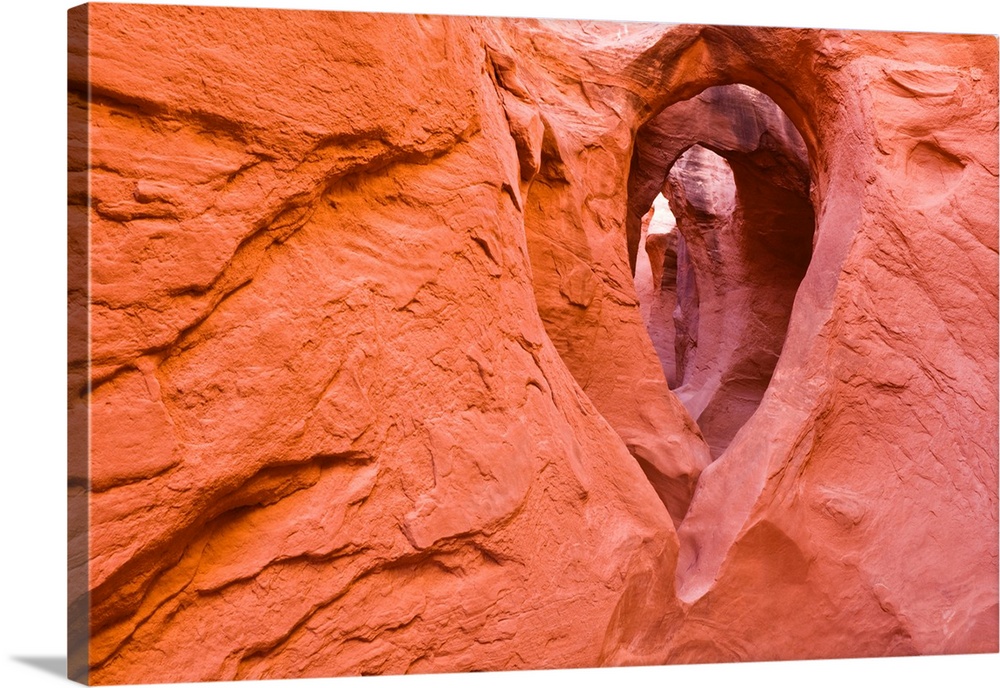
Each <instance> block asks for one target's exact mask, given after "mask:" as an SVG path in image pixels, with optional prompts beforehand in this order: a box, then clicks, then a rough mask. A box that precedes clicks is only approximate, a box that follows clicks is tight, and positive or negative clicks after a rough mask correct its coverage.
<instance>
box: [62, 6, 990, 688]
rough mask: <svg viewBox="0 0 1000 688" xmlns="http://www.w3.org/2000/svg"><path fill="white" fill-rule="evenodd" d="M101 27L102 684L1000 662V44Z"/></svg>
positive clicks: (184, 18) (96, 182) (93, 227)
mask: <svg viewBox="0 0 1000 688" xmlns="http://www.w3.org/2000/svg"><path fill="white" fill-rule="evenodd" d="M70 19H71V20H72V21H73V22H74V25H76V27H77V34H78V36H79V37H81V38H83V39H86V40H81V41H80V42H79V44H78V45H76V46H75V47H71V48H72V49H71V56H72V57H73V58H74V59H73V60H72V61H71V63H70V68H71V72H70V105H71V113H73V114H74V115H75V118H76V120H77V121H78V123H79V124H80V126H78V127H76V128H74V129H71V133H72V134H73V135H74V136H75V138H74V139H73V140H72V146H73V148H72V149H71V150H75V151H76V152H77V154H78V157H79V159H78V160H76V161H75V163H74V164H75V167H74V168H73V169H74V172H75V174H76V175H77V176H76V178H75V181H76V184H77V186H80V187H81V188H79V189H78V192H75V193H74V194H73V195H72V196H71V202H72V203H73V208H72V209H71V211H72V213H73V214H74V215H76V216H78V217H86V218H87V222H86V223H85V224H86V226H87V231H88V232H89V235H88V236H87V240H86V241H82V240H81V241H77V242H74V244H72V245H73V246H74V247H75V248H76V250H75V251H74V254H73V256H74V257H75V258H76V262H77V263H78V265H77V268H78V269H76V270H74V271H73V272H72V273H71V276H74V277H75V278H76V279H77V280H78V281H81V283H80V284H77V285H75V287H76V290H75V291H74V292H73V293H74V294H75V295H77V297H78V298H81V299H85V300H86V301H87V305H88V307H89V314H90V320H89V324H88V327H89V331H88V334H86V337H88V338H89V340H88V341H84V342H83V344H84V345H83V346H79V347H76V348H75V349H74V351H76V354H74V355H75V358H74V359H73V360H71V361H70V366H69V370H70V373H71V377H70V380H69V383H70V386H69V392H70V393H69V394H68V400H69V405H70V408H69V409H68V412H69V416H70V418H71V419H74V423H73V427H75V428H78V429H83V430H86V431H89V432H90V433H91V434H92V437H90V436H87V435H86V434H85V433H84V435H83V437H82V438H80V437H78V439H79V440H81V441H83V442H84V443H85V444H82V445H80V446H83V447H86V448H87V450H86V451H81V452H80V453H79V454H80V457H79V459H80V460H78V461H76V462H74V464H73V465H71V467H70V468H71V472H70V487H71V495H70V501H71V513H73V512H74V509H75V511H76V512H79V511H81V510H83V511H84V512H85V513H86V514H87V516H86V517H85V518H82V519H80V520H79V523H78V524H76V525H75V526H74V529H72V530H71V531H70V532H71V533H73V534H74V537H75V540H74V542H75V543H76V549H75V552H76V555H75V556H74V557H73V558H72V562H75V565H74V568H73V569H72V570H71V573H70V575H71V577H75V586H74V587H73V591H74V599H73V600H71V605H73V606H72V607H71V611H70V614H71V615H73V616H75V617H77V620H78V623H77V625H76V627H75V628H74V631H73V632H71V638H70V651H69V661H68V663H69V665H70V671H71V673H72V674H73V675H74V676H76V677H79V678H81V679H86V680H88V681H90V682H92V683H105V684H107V683H148V682H151V681H164V680H168V681H205V680H230V679H244V678H246V679H256V678H276V677H283V678H293V677H298V678H308V677H320V676H341V675H352V674H354V675H358V674H403V673H441V672H451V671H490V670H496V671H501V670H503V671H509V670H515V669H541V668H560V667H562V668H570V667H593V666H608V665H628V664H631V665H636V664H662V663H682V662H699V663H707V662H720V661H765V660H776V659H806V658H820V657H823V658H838V657H863V656H885V655H892V654H929V653H968V652H996V650H997V646H998V645H997V638H998V627H997V544H996V543H997V537H996V535H997V511H996V505H997V487H996V486H997V482H996V476H997V438H998V422H997V419H998V417H1000V415H998V411H997V409H998V398H997V389H998V387H997V379H998V370H997V369H998V361H1000V357H998V340H997V318H998V316H997V310H998V308H997V306H998V303H997V284H998V282H997V262H996V258H997V204H996V198H997V179H998V176H997V159H996V151H997V131H998V129H997V109H996V106H997V90H996V83H997V81H996V76H997V71H998V70H997V57H996V56H997V53H996V46H997V44H996V39H995V37H972V36H966V37H962V38H956V37H955V36H943V37H942V36H934V35H929V34H928V35H922V34H865V33H863V32H850V31H818V30H807V29H772V28H759V27H758V28H752V27H731V26H726V27H712V26H691V25H654V24H648V25H647V24H634V25H629V26H628V27H625V26H622V25H616V24H603V23H600V22H575V21H559V20H509V19H502V18H477V17H446V16H411V15H391V16H389V15H375V14H365V13H310V12H302V13H294V14H292V13H283V12H277V11H271V10H268V11H264V10H261V11H252V12H251V11H249V10H247V11H244V10H238V11H237V10H223V9H221V8H205V9H204V11H199V12H197V13H191V12H189V11H187V10H186V9H184V8H179V7H173V6H151V5H107V4H100V3H98V4H97V5H91V6H87V8H78V11H77V12H74V13H73V14H72V16H71V18H70ZM122 26H127V27H130V30H129V31H127V32H122V31H121V27H122ZM165 35H167V36H175V37H177V40H173V41H163V40H162V37H163V36H165ZM304 37H307V38H308V40H305V39H304ZM889 55H891V58H890V57H888V56H889ZM84 58H86V59H84ZM206 84H212V85H217V87H215V86H213V87H212V88H206ZM331 94H333V95H331ZM150 151H154V152H156V155H151V154H149V152H150ZM84 153H85V154H84ZM651 210H652V214H650V211H651ZM154 258H155V259H154ZM80 295H85V297H84V296H80ZM81 389H82V390H84V392H83V393H81V392H80V390H81ZM91 440H92V441H91ZM88 452H89V455H88ZM87 459H89V463H88V460H87Z"/></svg>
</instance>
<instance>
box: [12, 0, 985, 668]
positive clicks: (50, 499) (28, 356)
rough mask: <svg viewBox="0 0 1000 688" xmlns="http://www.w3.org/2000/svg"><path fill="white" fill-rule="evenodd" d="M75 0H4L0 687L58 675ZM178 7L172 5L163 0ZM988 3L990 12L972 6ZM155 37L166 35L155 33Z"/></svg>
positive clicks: (713, 19)
mask: <svg viewBox="0 0 1000 688" xmlns="http://www.w3.org/2000/svg"><path fill="white" fill-rule="evenodd" d="M74 4H76V3H72V2H59V1H58V0H56V1H53V2H40V1H38V0H36V1H34V2H32V0H15V2H8V3H5V7H4V13H3V15H2V17H0V30H2V32H3V37H2V42H0V44H2V50H3V54H4V60H3V75H4V79H3V82H2V84H0V89H2V91H0V93H2V103H3V113H2V117H3V127H2V129H0V131H2V132H3V135H2V139H0V140H2V141H3V146H2V148H0V154H2V157H0V175H2V181H3V184H2V186H0V192H2V196H0V199H2V203H3V205H2V211H0V218H2V225H0V237H2V239H0V256H2V261H3V262H2V269H0V287H2V291H0V295H2V299H3V301H2V304H3V311H2V313H3V317H2V322H3V327H2V329H0V346H2V352H0V362H2V368H0V371H2V375H0V381H2V383H3V385H2V387H0V390H2V397H0V405H2V407H0V423H2V436H0V437H2V440H3V442H2V445H0V446H2V450H0V461H2V463H0V465H2V467H3V474H2V481H0V486H2V487H0V495H2V497H0V508H2V525H0V528H2V533H3V541H2V543H0V576H2V577H0V600H2V602H0V604H2V606H0V625H2V640H0V687H4V688H6V687H11V688H22V687H24V688H32V687H35V686H54V685H65V679H63V678H60V677H59V676H58V675H57V673H55V672H57V671H59V670H61V667H60V662H61V661H62V660H61V658H65V640H64V638H65V625H66V611H65V565H66V556H65V532H66V528H65V519H66V506H65V487H64V486H65V465H66V464H65V456H66V432H65V360H66V359H65V351H66V349H65V303H66V301H65V295H66V277H65V269H66V259H65V255H66V248H65V247H66V238H65V236H66V219H65V218H66V214H65V198H66V186H65V183H66V177H65V172H64V170H65V161H66V157H65V155H66V154H65V132H66V125H65V112H66V109H65V102H66V100H65V99H66V95H65V93H66V92H65V74H66V72H65V49H66V47H65V45H66V44H65V36H66V9H68V8H69V7H71V6H73V5H74ZM178 4H181V3H178ZM190 4H203V5H216V4H221V5H230V6H233V5H235V6H251V7H281V8H296V9H326V10H335V9H351V10H368V11H396V12H430V13H437V14H484V15H501V16H547V17H569V18H586V19H612V20H614V19H617V20H646V21H662V22H689V23H706V24H707V23H717V24H751V25H767V26H808V27H823V28H861V29H886V30H912V31H942V32H966V33H992V34H997V33H998V32H1000V29H998V26H1000V22H998V11H997V9H996V2H995V0H981V1H976V0H938V1H937V2H921V1H914V2H907V3H905V4H904V3H897V6H902V7H904V8H905V9H903V10H902V12H900V10H896V11H895V12H894V11H893V10H891V9H883V7H885V6H886V5H888V3H879V2H878V0H849V1H847V0H827V1H825V2H824V1H823V0H799V2H797V3H777V2H773V3H768V4H766V5H765V4H764V3H762V2H753V1H752V0H751V1H744V2H736V1H727V2H718V1H715V0H700V1H696V2H682V3H676V4H673V3H668V2H661V3H650V2H644V1H643V0H607V1H606V2H594V1H593V0H578V1H576V2H574V1H571V0H508V1H507V2H499V1H498V0H485V1H484V2H479V3H467V2H459V1H458V0H369V2H366V3H362V2H359V1H358V0H318V1H317V0H270V1H266V0H265V1H263V2H261V1H260V0H256V1H255V0H247V1H244V2H239V1H237V0H229V1H228V2H227V1H223V2H212V1H211V0H207V1H203V2H196V3H190ZM987 6H989V7H990V9H986V7H987ZM164 40H169V37H168V36H164ZM998 679H1000V655H980V656H973V657H947V658H945V657H925V658H914V659H903V660H900V659H876V660H851V661H836V662H785V663H772V664H744V665H714V666H696V667H690V666H681V667H649V668H632V669H613V670H607V669H605V670H587V671H581V670H574V671H553V672H538V671H535V672H520V673H503V674H476V675H465V674H459V675H451V676H423V677H419V676H418V677H405V678H392V677H386V678H383V677H378V678H364V679H316V680H303V681H297V682H294V683H278V682H275V681H248V682H242V683H234V684H230V683H226V684H216V685H226V686H242V687H243V688H254V687H258V688H264V687H265V686H268V687H270V688H279V687H283V686H286V685H287V686H303V687H304V688H305V687H311V686H324V687H330V688H352V687H353V688H380V687H392V688H399V687H403V688H406V687H413V688H417V687H426V686H439V685H443V686H446V687H447V686H460V685H461V686H464V685H474V686H506V685H509V684H510V683H511V682H517V683H519V684H522V685H525V686H541V685H547V684H550V683H555V684H556V685H560V684H563V683H566V682H573V683H576V684H583V685H588V686H589V685H602V686H603V685H606V684H612V685H614V684H619V683H628V684H632V685H635V686H654V685H655V686H664V685H675V686H684V687H687V686H691V687H694V686H698V687H699V688H700V687H701V686H721V685H727V686H728V685H739V686H744V685H751V686H752V685H763V684H768V685H779V686H784V685H799V684H806V685H810V686H813V685H816V686H844V685H850V686H897V685H915V686H937V685H942V684H945V685H948V684H952V683H959V684H965V685H970V684H971V685H1000V684H998V683H995V682H996V681H997V680H998Z"/></svg>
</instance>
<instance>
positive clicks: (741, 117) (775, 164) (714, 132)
mask: <svg viewBox="0 0 1000 688" xmlns="http://www.w3.org/2000/svg"><path fill="white" fill-rule="evenodd" d="M696 151H701V152H702V155H698V156H693V157H692V155H691V153H692V152H696ZM706 156H709V157H706ZM711 157H715V158H716V159H717V160H719V161H720V164H721V165H723V166H725V167H726V168H727V170H728V172H727V174H728V179H723V178H721V177H718V173H716V177H717V179H716V178H712V177H711V176H709V177H706V178H701V177H702V176H704V173H702V174H701V176H700V175H699V167H700V168H702V169H704V170H709V169H710V168H711V165H710V158H711ZM723 160H724V161H725V162H722V161H723ZM678 161H686V162H685V163H684V164H681V165H680V167H679V168H678V167H677V165H676V163H678ZM706 165H707V166H708V167H706ZM685 180H688V181H687V182H686V181H685ZM727 184H728V185H729V187H730V188H729V189H728V191H726V192H725V193H729V194H731V196H732V197H731V199H730V203H729V206H728V207H726V208H724V209H722V210H721V211H720V210H717V209H715V208H713V207H711V206H712V203H711V202H710V201H711V199H709V198H707V197H706V196H705V194H707V193H709V191H710V187H712V185H721V186H725V185H727ZM809 187H810V178H809V163H808V159H807V154H806V149H805V144H804V142H803V141H802V138H801V136H799V134H798V132H797V131H796V130H795V128H794V126H793V125H792V124H791V122H790V121H789V120H788V119H787V117H785V115H784V113H783V112H782V111H781V110H780V108H778V106H777V105H776V104H775V103H774V101H772V100H771V99H770V98H767V97H766V96H764V95H763V94H761V93H760V92H759V91H756V90H755V89H752V88H750V87H747V86H741V85H731V86H718V87H712V88H709V89H706V90H705V91H703V92H702V93H701V94H699V95H698V96H696V97H695V98H692V99H691V100H688V101H682V102H680V103H677V104H674V105H672V106H670V107H668V108H665V109H664V110H663V112H661V113H660V114H659V115H657V116H656V117H655V118H653V119H652V120H650V121H649V122H647V123H646V124H645V125H643V126H642V127H640V129H639V131H638V132H637V135H636V143H635V148H634V152H633V155H632V165H631V171H630V174H629V190H630V193H629V214H628V218H627V223H626V232H627V235H628V238H629V248H630V262H632V263H633V264H634V263H635V258H634V255H633V254H632V253H631V249H632V245H633V244H634V243H635V242H634V240H633V237H634V236H635V225H636V223H637V218H639V217H641V216H642V214H643V213H645V210H644V209H645V208H648V207H649V204H650V203H651V202H652V199H651V198H650V195H651V194H655V193H660V192H662V193H664V194H665V195H666V196H667V197H668V198H669V199H670V203H671V206H672V208H673V211H674V213H673V214H674V216H675V217H676V218H677V228H678V233H679V235H680V237H681V238H682V239H683V245H682V246H681V249H682V251H681V253H682V256H683V257H685V258H690V260H682V261H681V263H680V264H679V265H678V270H679V271H680V278H681V279H682V281H684V280H685V278H686V281H687V282H688V283H692V282H693V281H694V280H697V291H696V292H691V290H690V288H689V289H688V291H689V292H690V293H687V294H686V295H685V297H686V298H684V299H681V301H680V302H679V304H678V306H679V308H680V311H679V313H678V317H679V318H681V322H678V325H679V326H680V329H681V331H682V332H684V333H686V338H685V337H682V338H681V339H679V340H678V341H677V342H676V345H675V346H676V360H675V361H671V362H673V363H675V365H676V367H677V370H676V372H675V375H674V377H675V378H676V381H677V382H676V385H675V387H676V389H675V390H674V391H675V393H676V394H677V395H678V397H679V398H680V399H681V400H682V401H683V402H684V404H685V406H686V407H687V409H688V411H689V412H690V413H691V415H692V416H693V417H694V418H695V419H696V420H697V421H698V423H699V427H700V429H701V431H702V433H704V435H705V437H706V439H707V441H708V443H709V445H710V447H711V448H712V455H713V457H718V456H719V455H720V454H721V453H722V452H723V451H724V450H725V447H726V446H727V445H728V444H729V441H730V440H731V439H732V438H733V436H734V435H735V433H736V431H737V430H738V429H739V428H740V427H741V426H742V425H743V423H744V422H745V421H746V420H747V419H748V418H749V417H750V415H752V413H753V412H754V410H755V409H756V408H757V405H758V404H759V402H760V399H761V397H762V396H763V393H764V390H765V389H766V388H767V385H768V383H769V382H770V379H771V374H772V372H773V370H774V366H775V364H776V362H777V359H778V356H779V355H780V352H781V348H782V345H783V343H784V339H785V332H786V329H787V325H788V319H789V315H790V312H791V308H792V302H793V300H794V297H795V292H796V290H797V289H798V286H799V283H800V281H801V279H802V277H803V275H804V274H805V270H806V267H807V265H808V263H809V259H810V254H811V249H812V240H813V228H814V224H815V219H814V215H813V210H812V205H811V202H810V198H809ZM720 192H722V190H721V188H720ZM685 270H693V274H691V275H687V274H686V273H685ZM692 298H694V299H697V301H698V303H699V305H698V307H697V308H698V311H697V312H695V311H694V309H693V308H692V307H691V306H692V305H693V303H694V302H692ZM685 301H687V302H688V308H687V309H686V310H685V309H684V308H683V305H684V303H685ZM662 348H665V346H664V345H660V346H658V347H657V349H658V350H661V349H662ZM661 359H662V354H661ZM665 365H666V362H665Z"/></svg>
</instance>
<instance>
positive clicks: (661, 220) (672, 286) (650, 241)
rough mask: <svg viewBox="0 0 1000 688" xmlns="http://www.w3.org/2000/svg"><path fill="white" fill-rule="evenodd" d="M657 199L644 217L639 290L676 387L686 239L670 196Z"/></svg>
mask: <svg viewBox="0 0 1000 688" xmlns="http://www.w3.org/2000/svg"><path fill="white" fill-rule="evenodd" d="M656 200H657V201H658V203H654V204H653V207H651V208H650V209H649V212H648V213H646V215H645V216H644V217H643V218H642V237H641V238H640V240H639V251H638V254H637V256H636V261H635V290H636V296H637V297H638V298H639V310H640V312H641V313H642V320H643V322H644V323H645V324H646V330H647V331H648V332H649V338H650V340H651V341H652V342H653V348H654V349H656V355H657V357H658V358H659V359H660V365H661V366H662V367H663V375H664V377H666V379H667V384H668V385H669V386H670V387H671V388H673V387H676V385H677V364H676V360H675V356H676V352H675V344H676V337H677V335H676V327H675V325H674V309H675V308H676V307H677V248H678V247H677V244H678V240H681V241H683V240H682V239H680V236H679V234H678V233H677V232H676V231H674V230H675V229H676V227H677V222H676V220H675V219H674V216H673V213H671V212H670V205H669V204H668V202H667V199H665V198H664V197H663V196H657V198H656Z"/></svg>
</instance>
